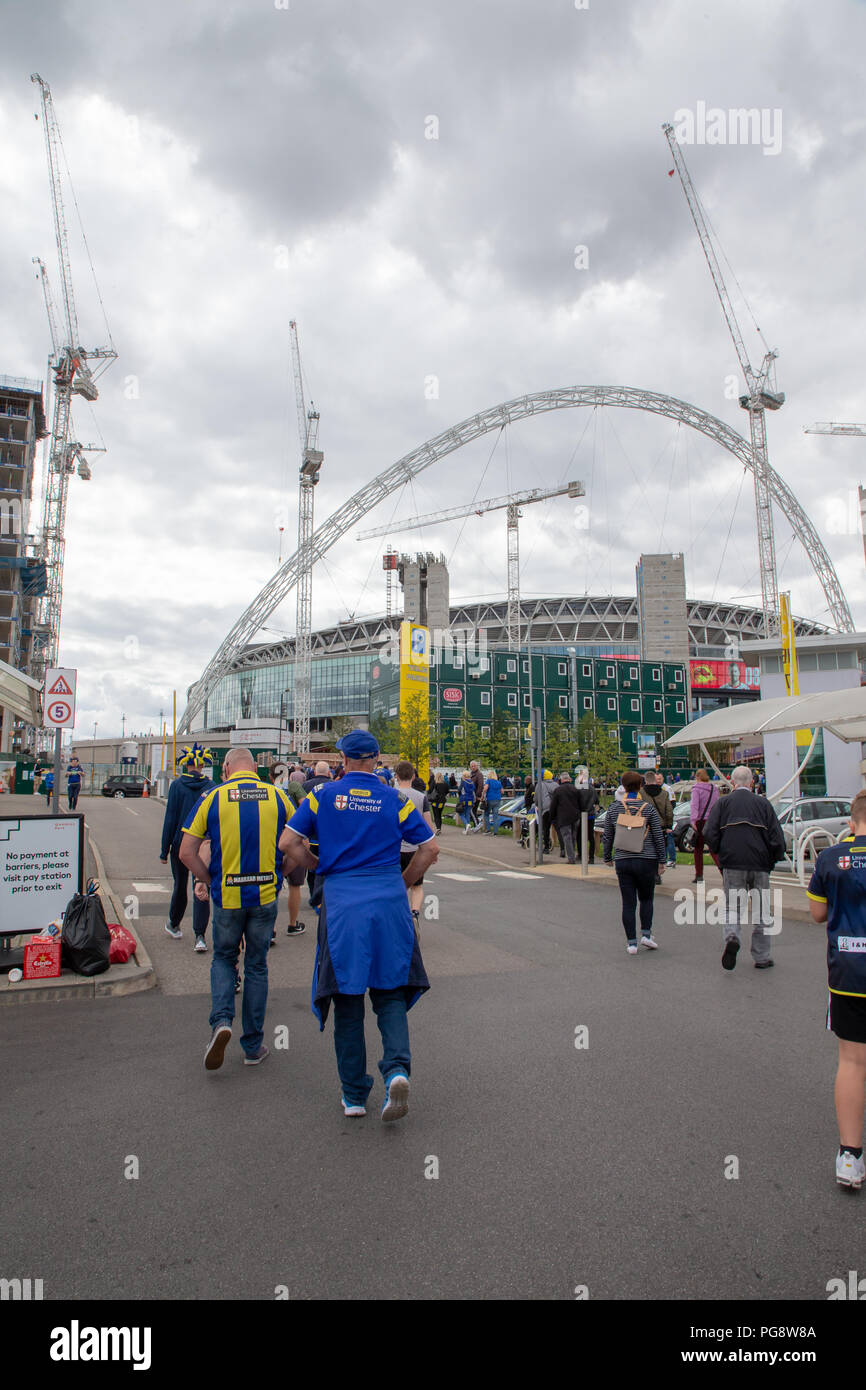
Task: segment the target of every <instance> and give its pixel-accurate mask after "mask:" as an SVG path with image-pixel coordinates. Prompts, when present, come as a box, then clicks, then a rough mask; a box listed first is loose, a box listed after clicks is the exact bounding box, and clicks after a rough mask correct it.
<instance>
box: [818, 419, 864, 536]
mask: <svg viewBox="0 0 866 1390" xmlns="http://www.w3.org/2000/svg"><path fill="white" fill-rule="evenodd" d="M803 433H804V434H845V435H848V436H852V435H853V436H855V437H856V436H862V435H866V425H853V424H837V423H836V422H835V421H833V420H819V421H818V422H817V424H814V425H806V426H805V427H804V429H803ZM857 500H858V501H859V503H860V530H861V531H862V532H863V556H864V559H866V487H863V486H862V485H861V486H860V487H859V488H858V489H857Z"/></svg>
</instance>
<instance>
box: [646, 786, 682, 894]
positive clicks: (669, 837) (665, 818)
mask: <svg viewBox="0 0 866 1390" xmlns="http://www.w3.org/2000/svg"><path fill="white" fill-rule="evenodd" d="M641 796H642V797H643V799H644V801H647V802H649V804H650V806H655V808H656V810H657V811H658V813H659V820H660V821H661V823H662V831H663V833H664V837H665V849H666V851H667V863H668V868H669V869H673V868H676V863H677V852H676V848H675V847H674V808H673V806H672V805H671V799H670V797H669V796H668V794H667V792H666V791H665V789H664V786H663V785H662V779H661V777H660V776H659V774H658V773H657V772H647V773H646V774H645V775H644V785H643V786H642V787H641ZM656 883H657V884H658V883H661V879H660V878H658V877H657V878H656Z"/></svg>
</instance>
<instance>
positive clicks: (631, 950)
mask: <svg viewBox="0 0 866 1390" xmlns="http://www.w3.org/2000/svg"><path fill="white" fill-rule="evenodd" d="M626 950H627V951H628V953H629V955H630V956H636V955H637V944H636V943H635V942H632V941H630V942H629V943H628V945H627V946H626Z"/></svg>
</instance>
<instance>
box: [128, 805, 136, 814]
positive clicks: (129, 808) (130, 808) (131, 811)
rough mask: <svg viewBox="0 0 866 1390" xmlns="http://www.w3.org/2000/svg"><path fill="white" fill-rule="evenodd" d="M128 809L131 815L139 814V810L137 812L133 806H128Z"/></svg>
mask: <svg viewBox="0 0 866 1390" xmlns="http://www.w3.org/2000/svg"><path fill="white" fill-rule="evenodd" d="M126 809H127V811H128V812H129V814H130V815H131V816H137V815H138V812H137V811H133V809H132V807H131V806H127V808H126Z"/></svg>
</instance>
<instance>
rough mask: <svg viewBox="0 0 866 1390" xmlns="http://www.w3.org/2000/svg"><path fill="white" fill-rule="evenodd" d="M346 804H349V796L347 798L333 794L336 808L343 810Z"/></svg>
mask: <svg viewBox="0 0 866 1390" xmlns="http://www.w3.org/2000/svg"><path fill="white" fill-rule="evenodd" d="M348 804H349V798H348V797H347V796H335V797H334V805H335V806H336V808H337V810H338V811H345V809H346V807H347V806H348Z"/></svg>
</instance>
